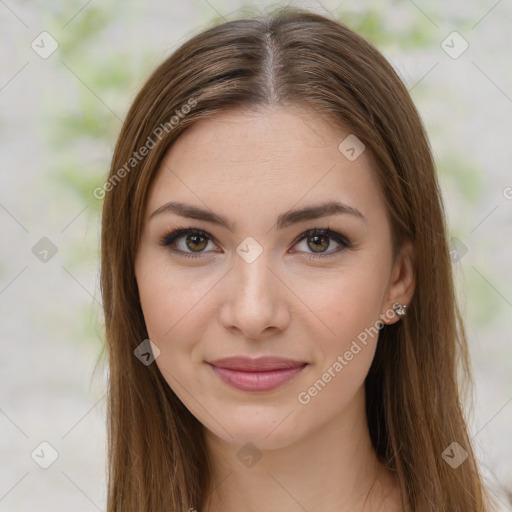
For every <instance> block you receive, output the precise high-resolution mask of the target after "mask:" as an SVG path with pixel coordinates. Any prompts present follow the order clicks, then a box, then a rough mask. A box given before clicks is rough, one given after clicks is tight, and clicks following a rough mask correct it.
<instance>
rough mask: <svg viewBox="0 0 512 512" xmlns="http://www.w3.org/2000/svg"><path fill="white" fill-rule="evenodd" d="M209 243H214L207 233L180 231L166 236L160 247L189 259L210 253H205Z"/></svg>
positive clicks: (189, 230) (197, 230) (194, 230)
mask: <svg viewBox="0 0 512 512" xmlns="http://www.w3.org/2000/svg"><path fill="white" fill-rule="evenodd" d="M209 242H212V238H211V237H210V235H208V233H206V232H205V231H201V230H199V229H178V230H176V231H173V232H171V233H168V234H167V235H164V236H163V237H162V239H161V240H160V245H162V246H164V247H168V248H169V250H171V251H172V252H174V253H178V254H180V255H182V256H185V257H187V258H199V257H201V255H202V254H203V253H206V252H209V251H205V249H206V247H207V246H208V243H209ZM212 244H213V242H212Z"/></svg>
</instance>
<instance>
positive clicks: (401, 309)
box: [393, 302, 407, 318]
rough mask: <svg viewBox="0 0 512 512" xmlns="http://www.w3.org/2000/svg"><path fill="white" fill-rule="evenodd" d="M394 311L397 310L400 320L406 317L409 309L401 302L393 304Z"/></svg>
mask: <svg viewBox="0 0 512 512" xmlns="http://www.w3.org/2000/svg"><path fill="white" fill-rule="evenodd" d="M393 309H394V310H395V313H396V314H397V315H398V316H399V317H400V318H401V317H403V316H405V315H406V313H405V310H406V309H407V306H406V305H405V304H400V303H399V302H395V303H394V304H393Z"/></svg>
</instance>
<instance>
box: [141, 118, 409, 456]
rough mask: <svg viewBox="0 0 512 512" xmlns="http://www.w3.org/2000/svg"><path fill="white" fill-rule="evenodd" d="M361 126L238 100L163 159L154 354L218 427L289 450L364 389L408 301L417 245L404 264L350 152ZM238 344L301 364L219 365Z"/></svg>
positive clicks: (148, 237) (151, 307)
mask: <svg viewBox="0 0 512 512" xmlns="http://www.w3.org/2000/svg"><path fill="white" fill-rule="evenodd" d="M349 134H350V132H349V131H346V132H345V133H343V132H340V130H339V129H335V128H333V127H332V126H330V125H329V124H327V123H325V122H324V121H322V120H321V119H320V118H317V117H315V116H314V115H312V114H311V113H310V112H309V111H302V110H290V109H286V110H284V109H275V110H271V111H266V112H258V113H257V112H251V113H248V112H246V111H227V112H223V113H222V114H217V115H216V116H214V117H212V118H210V119H207V120H201V121H199V122H197V123H196V124H195V125H193V126H192V127H191V128H190V129H189V130H188V131H186V132H185V133H183V134H182V135H181V136H180V137H179V138H178V139H177V140H176V142H175V143H174V144H173V146H172V147H171V149H170V150H169V151H168V153H167V155H166V157H165V160H164V162H163V164H162V166H161V168H160V169H159V170H158V173H157V175H156V177H155V179H154V181H153V183H152V186H151V188H150V191H149V196H148V200H147V204H146V211H145V224H144V228H143V232H142V236H141V240H140V245H139V250H138V253H137V257H136V262H135V271H136V279H137V283H138V288H139V293H140V300H141V307H142V310H143V314H144V318H145V321H146V326H147V330H148V335H149V338H150V339H151V341H152V342H153V343H154V345H156V347H158V349H159V351H160V352H159V354H158V352H157V351H155V354H157V358H156V360H155V364H157V366H158V368H159V370H160V371H161V373H162V375H163V376H164V378H165V379H166V381H167V382H168V384H169V386H170V387H171V388H172V389H173V391H174V392H175V394H176V395H177V396H178V397H179V398H180V400H181V401H182V402H183V403H184V404H185V406H186V407H187V408H188V409H189V410H190V412H191V413H192V414H193V415H194V416H195V417H196V418H197V419H198V420H199V421H200V422H201V423H202V424H203V425H204V426H205V427H206V429H207V432H208V434H209V435H212V434H213V435H214V436H216V437H217V438H221V439H223V440H224V441H226V442H230V443H236V444H241V445H243V444H244V443H246V442H248V441H251V442H252V443H254V444H255V445H256V446H258V447H260V448H277V447H282V446H284V445H287V444H291V443H293V442H296V441H299V440H300V439H304V438H306V437H307V436H308V435H310V434H312V433H313V432H315V431H318V430H319V429H321V428H323V427H324V426H326V425H327V424H329V423H332V422H336V421H338V420H339V419H341V418H344V417H345V418H348V417H349V416H350V414H352V412H351V411H355V410H356V409H357V407H355V404H359V406H360V405H361V403H362V402H361V401H362V400H364V387H363V385H364V379H365V377H366V375H367V373H368V369H369V367H370V364H371V362H372V359H373V356H374V352H375V348H376V343H377V341H378V326H379V320H380V319H383V321H384V322H385V323H392V322H394V321H397V320H398V317H396V315H394V314H393V312H392V310H391V307H392V304H393V303H394V302H396V301H399V302H402V303H405V304H406V303H408V300H409V299H410V295H411V290H410V285H408V284H407V283H408V276H409V275H410V265H409V263H408V261H409V260H408V259H407V257H406V256H403V255H406V251H405V250H404V251H401V252H399V254H398V256H397V258H396V259H395V260H392V246H391V231H390V223H389V219H388V215H387V212H386V208H385V205H384V200H383V197H382V196H381V191H380V188H379V186H378V183H377V180H376V177H375V175H374V171H373V170H372V168H371V161H370V157H369V155H368V154H367V152H366V151H363V152H362V154H360V156H358V157H357V158H356V159H354V158H353V156H354V155H353V154H352V152H350V151H349V152H348V153H347V152H346V153H345V154H347V155H348V156H350V157H351V158H347V157H346V156H345V154H344V153H342V152H341V151H340V149H338V146H339V145H340V143H341V142H342V141H343V140H344V139H345V138H346V137H347V136H348V135H349ZM349 140H350V139H349ZM342 147H344V146H342ZM169 203H174V207H172V206H171V205H170V204H169ZM177 203H180V204H181V205H185V206H186V207H190V208H189V209H188V210H187V208H184V207H182V208H181V209H178V208H177V207H176V204H177ZM327 203H331V204H335V203H337V204H338V206H337V207H332V208H331V209H329V208H327V209H322V206H324V205H326V204H327ZM192 207H193V209H192ZM200 210H201V211H200ZM301 211H302V213H299V212H301ZM155 212H156V213H155ZM205 214H206V215H205ZM178 230H180V231H179V232H177V231H178ZM409 281H410V279H409ZM235 356H244V357H247V358H251V359H255V358H259V357H261V356H271V357H277V358H285V359H286V360H291V362H289V363H287V365H288V366H287V369H283V368H282V367H280V369H279V368H277V367H276V365H275V364H274V365H270V366H267V367H265V366H262V365H261V364H256V366H255V368H253V369H252V371H250V372H248V371H247V370H248V368H247V367H241V366H239V367H238V368H237V369H233V368H225V367H224V369H222V368H221V366H223V365H222V363H218V365H212V364H211V363H212V362H214V361H216V360H219V359H221V358H231V357H235ZM224 366H225V365H224ZM227 366H229V364H228V365H227ZM277 366H279V365H277ZM285 418H286V419H285Z"/></svg>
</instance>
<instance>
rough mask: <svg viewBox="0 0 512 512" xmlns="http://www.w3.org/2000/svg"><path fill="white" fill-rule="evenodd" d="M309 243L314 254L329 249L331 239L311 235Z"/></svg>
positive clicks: (324, 236)
mask: <svg viewBox="0 0 512 512" xmlns="http://www.w3.org/2000/svg"><path fill="white" fill-rule="evenodd" d="M307 241H308V246H309V247H310V248H311V249H313V252H324V251H325V250H326V249H328V248H329V237H328V236H326V235H310V236H308V237H307Z"/></svg>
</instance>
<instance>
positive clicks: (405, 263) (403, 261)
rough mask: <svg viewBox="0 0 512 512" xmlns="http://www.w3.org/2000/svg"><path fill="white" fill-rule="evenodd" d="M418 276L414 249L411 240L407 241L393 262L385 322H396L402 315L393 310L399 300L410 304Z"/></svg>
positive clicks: (383, 305)
mask: <svg viewBox="0 0 512 512" xmlns="http://www.w3.org/2000/svg"><path fill="white" fill-rule="evenodd" d="M415 285H416V278H415V272H414V249H413V245H412V243H411V242H410V241H408V240H407V241H405V242H404V243H403V244H402V247H401V248H400V250H399V251H398V254H397V255H396V257H395V261H394V263H393V268H392V271H391V277H390V281H389V284H388V289H387V292H386V295H385V296H384V301H383V304H382V308H383V310H382V312H381V319H382V322H383V323H385V324H394V323H395V322H397V321H398V320H399V319H400V317H399V316H398V315H397V314H396V313H395V312H394V311H393V304H395V303H396V302H398V303H399V304H401V305H403V306H408V305H409V303H410V302H411V299H412V296H413V295H414V288H415Z"/></svg>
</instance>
